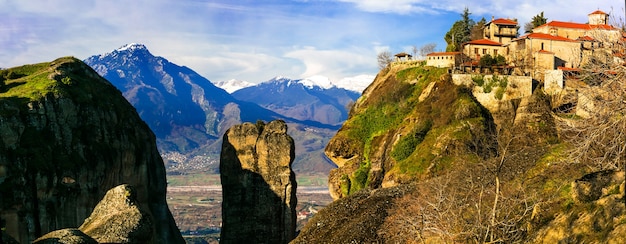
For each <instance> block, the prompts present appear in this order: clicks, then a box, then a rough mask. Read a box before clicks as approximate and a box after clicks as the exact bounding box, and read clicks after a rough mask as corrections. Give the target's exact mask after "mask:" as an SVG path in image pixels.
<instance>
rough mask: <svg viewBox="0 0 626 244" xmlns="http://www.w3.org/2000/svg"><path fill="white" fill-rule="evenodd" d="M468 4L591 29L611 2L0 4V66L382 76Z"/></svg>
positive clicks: (13, 0) (214, 76)
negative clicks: (163, 65)
mask: <svg viewBox="0 0 626 244" xmlns="http://www.w3.org/2000/svg"><path fill="white" fill-rule="evenodd" d="M465 7H467V8H468V9H469V10H470V12H471V13H472V14H471V17H472V19H474V20H476V21H478V20H479V19H480V18H482V17H484V18H486V19H487V20H490V19H491V17H492V16H494V17H495V18H516V19H517V20H518V23H519V25H520V26H521V28H520V29H521V31H523V25H524V23H526V22H528V21H529V20H530V19H531V18H532V16H534V15H536V14H538V13H540V12H542V11H543V12H544V16H545V17H547V18H548V21H550V20H560V21H573V22H580V23H585V22H587V14H589V13H591V12H593V11H595V10H598V9H600V10H602V11H604V12H607V13H609V14H611V17H612V18H614V19H616V20H622V19H624V1H617V0H596V1H589V0H550V1H546V0H526V1H524V0H465V1H456V0H455V1H453V0H437V1H434V0H281V1H278V0H130V1H129V0H0V67H3V68H8V67H14V66H19V65H23V64H30V63H39V62H48V61H52V60H54V59H56V58H58V57H62V56H74V57H77V58H79V59H86V58H87V57H89V56H91V55H96V54H102V53H107V52H111V51H112V50H114V49H117V48H119V47H121V46H123V45H125V44H127V43H142V44H144V45H146V47H147V48H148V49H149V50H150V52H151V53H152V54H154V55H156V56H161V57H164V58H166V59H168V60H169V61H171V62H173V63H175V64H178V65H181V66H187V67H189V68H191V69H193V70H195V71H196V72H198V73H199V74H201V75H202V76H204V77H205V78H207V79H209V80H212V81H222V80H230V79H238V80H245V81H249V82H253V83H258V82H262V81H266V80H269V79H271V78H273V77H276V76H284V77H289V78H293V79H298V78H307V77H310V76H314V75H322V76H326V77H329V78H330V79H331V80H332V81H337V80H339V79H343V78H347V77H354V76H358V75H375V74H376V73H377V72H378V65H377V61H376V55H377V54H378V53H379V52H381V51H385V50H388V51H390V52H392V53H398V52H403V51H404V52H409V53H410V52H411V49H412V46H416V47H418V48H419V47H421V46H423V45H426V44H429V43H435V44H436V45H437V48H436V49H437V50H438V51H440V50H442V49H445V45H446V44H445V41H444V40H443V36H444V35H445V33H446V32H447V31H448V30H449V29H450V27H451V26H452V24H453V23H454V22H455V21H457V20H459V19H460V13H461V12H462V11H463V9H464V8H465Z"/></svg>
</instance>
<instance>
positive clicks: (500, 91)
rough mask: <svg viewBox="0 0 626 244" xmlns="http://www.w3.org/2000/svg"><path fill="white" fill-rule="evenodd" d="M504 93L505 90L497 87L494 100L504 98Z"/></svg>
mask: <svg viewBox="0 0 626 244" xmlns="http://www.w3.org/2000/svg"><path fill="white" fill-rule="evenodd" d="M505 91H506V89H505V88H502V87H498V89H497V90H496V94H495V97H496V99H498V100H502V98H503V97H504V92H505Z"/></svg>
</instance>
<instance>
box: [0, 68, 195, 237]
mask: <svg viewBox="0 0 626 244" xmlns="http://www.w3.org/2000/svg"><path fill="white" fill-rule="evenodd" d="M7 71H8V72H10V73H12V74H13V75H12V76H11V77H10V79H7V80H5V83H6V84H5V85H4V86H2V87H0V115H1V117H0V135H1V140H0V168H1V169H2V170H0V196H1V197H0V207H1V210H2V215H1V217H2V219H5V220H6V221H7V227H6V232H7V233H8V234H10V235H11V236H13V237H14V238H15V239H17V240H19V241H20V242H22V243H28V242H32V241H33V240H34V239H35V238H37V237H39V236H41V235H43V234H45V233H48V232H50V231H53V230H57V229H62V228H69V227H76V226H79V225H80V224H82V223H83V220H85V219H86V218H87V217H88V216H89V214H90V213H91V212H92V210H93V209H94V207H95V206H96V204H97V203H98V201H100V199H102V198H103V196H104V195H105V193H106V191H107V190H109V189H111V188H113V187H115V186H117V185H119V184H122V183H127V184H131V185H133V186H134V187H135V189H136V193H137V195H136V196H137V202H138V205H140V206H142V208H144V209H147V211H148V213H149V215H150V216H151V218H152V219H154V222H153V225H152V226H151V228H153V230H154V232H153V233H155V236H154V238H155V239H154V240H155V242H167V243H182V242H183V239H182V237H181V235H180V233H179V232H178V229H177V228H176V225H175V223H174V220H173V218H172V216H171V214H170V212H169V210H168V208H167V204H166V202H165V192H166V180H165V169H164V166H163V161H162V159H161V157H160V156H159V153H158V151H157V149H156V142H155V137H154V134H153V133H152V132H151V131H150V129H149V128H148V127H147V126H146V124H145V123H144V122H143V121H142V120H141V119H140V118H139V116H138V114H137V112H136V111H135V109H134V108H133V107H132V106H131V105H130V104H129V103H128V102H127V101H126V100H125V99H124V98H123V97H122V94H121V93H120V92H119V91H118V90H117V89H115V87H113V86H112V85H111V84H110V83H109V82H108V81H106V80H105V79H103V78H102V77H100V76H99V75H98V74H97V73H96V72H95V71H93V70H92V69H91V68H90V67H89V66H87V65H85V64H84V63H82V62H81V61H80V60H77V59H75V58H60V59H57V60H55V61H53V62H50V63H40V64H34V65H25V66H21V67H16V68H11V69H8V70H7Z"/></svg>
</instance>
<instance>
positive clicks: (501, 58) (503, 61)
mask: <svg viewBox="0 0 626 244" xmlns="http://www.w3.org/2000/svg"><path fill="white" fill-rule="evenodd" d="M494 63H495V65H498V66H500V65H505V64H506V58H505V57H504V56H502V55H500V54H498V56H496V58H495V59H494Z"/></svg>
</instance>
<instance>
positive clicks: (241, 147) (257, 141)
mask: <svg viewBox="0 0 626 244" xmlns="http://www.w3.org/2000/svg"><path fill="white" fill-rule="evenodd" d="M294 153H295V148H294V142H293V139H292V138H291V137H290V136H289V135H287V125H286V124H285V122H284V121H272V122H270V123H268V124H263V123H261V122H257V124H256V125H255V124H252V123H244V124H241V125H235V126H233V127H231V128H230V129H229V130H228V131H227V132H226V134H225V135H224V141H223V144H222V152H221V155H220V177H221V181H222V194H223V202H222V232H221V242H222V243H287V242H289V241H291V240H292V239H293V238H294V237H295V229H296V211H295V207H296V203H297V200H296V180H295V175H294V173H293V171H292V169H291V164H292V162H293V160H294Z"/></svg>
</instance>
